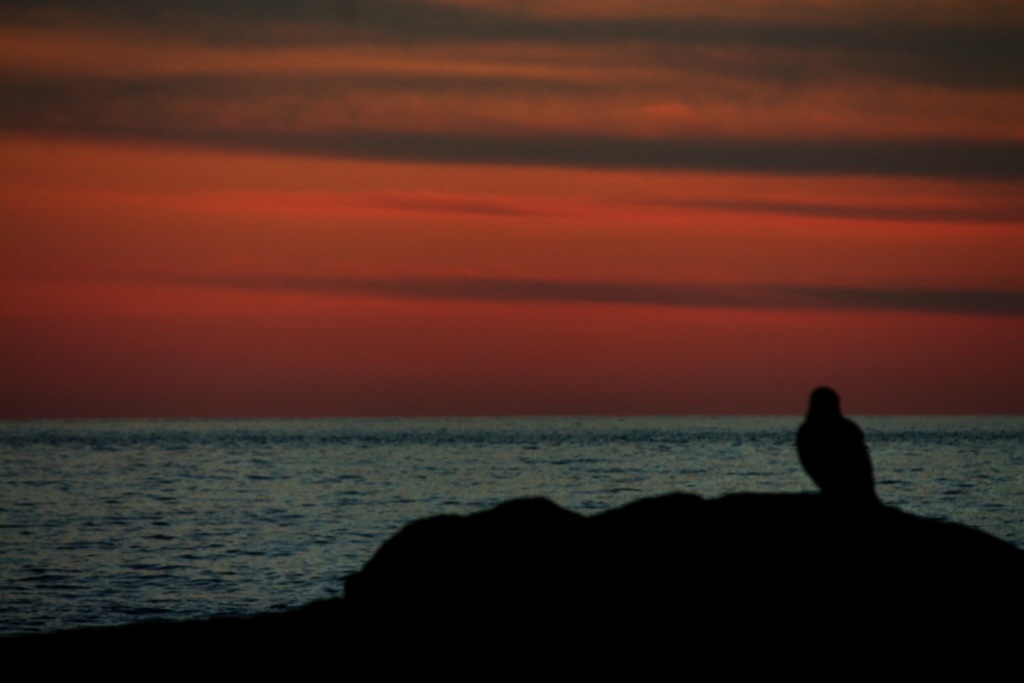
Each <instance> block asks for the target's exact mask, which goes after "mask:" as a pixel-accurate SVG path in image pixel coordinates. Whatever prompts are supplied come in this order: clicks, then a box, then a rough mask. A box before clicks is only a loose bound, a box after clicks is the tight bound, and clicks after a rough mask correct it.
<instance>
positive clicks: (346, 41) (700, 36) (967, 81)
mask: <svg viewBox="0 0 1024 683" xmlns="http://www.w3.org/2000/svg"><path fill="white" fill-rule="evenodd" d="M991 5H992V3H987V4H986V3H982V4H981V5H980V6H979V8H978V11H977V12H976V13H974V15H973V16H974V17H975V18H978V17H983V16H985V12H986V10H988V9H990V6H991ZM996 8H997V11H995V16H994V18H993V19H992V20H990V21H988V22H981V21H972V22H963V21H958V20H957V19H960V18H959V17H957V18H951V19H947V20H945V21H940V20H939V19H938V18H937V17H935V16H929V17H927V21H912V20H911V18H907V16H906V13H904V15H903V18H901V19H899V20H896V19H893V18H892V17H894V16H896V15H897V13H896V12H884V11H871V10H870V9H867V8H866V9H865V11H864V14H863V16H857V14H856V13H847V15H846V19H845V20H843V19H840V18H837V17H831V18H830V17H828V16H826V15H824V14H822V13H818V16H816V17H814V18H806V17H805V18H802V19H801V20H799V21H792V20H791V21H784V20H781V19H778V20H774V19H773V20H769V21H766V20H764V19H763V18H757V17H754V18H743V17H726V16H712V15H703V16H700V15H698V16H682V17H601V16H579V17H564V16H542V15H538V14H532V13H529V12H527V11H523V10H522V9H520V11H512V10H511V9H510V8H509V7H508V6H506V8H505V9H503V10H499V9H494V8H485V7H481V8H475V7H467V6H459V5H451V4H445V3H439V2H430V1H428V0H343V1H338V0H293V1H292V2H272V1H270V0H250V1H246V0H210V1H208V2H195V1H191V0H179V1H178V2H174V3H168V2H164V1H158V0H93V1H91V2H76V1H74V0H21V1H13V0H6V1H4V2H0V19H2V21H3V22H4V23H6V24H15V23H20V24H36V25H60V24H66V25H72V26H80V25H84V26H90V27H93V28H98V29H104V30H112V31H129V32H132V33H135V34H138V33H146V34H153V35H157V36H160V37H162V38H173V39H177V40H185V41H191V42H198V43H205V44H213V45H243V44H244V45H291V46H307V47H308V46H313V45H351V44H354V43H375V44H397V45H408V44H435V45H451V46H459V45H467V44H494V43H517V44H555V45H561V46H568V45H576V46H579V45H600V46H605V47H608V48H614V47H620V48H626V49H624V50H622V51H621V52H617V53H615V52H612V53H610V54H619V55H620V56H621V58H622V59H633V58H636V57H637V56H638V55H646V57H645V58H646V59H649V60H655V61H657V62H659V63H661V64H663V65H669V66H677V67H680V68H690V67H691V66H692V64H691V63H692V60H693V59H694V54H693V52H692V51H691V48H701V49H704V48H727V49H730V50H744V51H750V54H748V55H747V58H746V59H744V60H742V61H743V62H744V63H745V64H748V65H751V66H754V65H759V64H760V65H764V64H769V65H770V66H769V67H768V68H767V69H762V76H763V77H772V76H774V77H776V78H780V79H793V78H798V79H806V78H821V77H829V78H831V77H834V76H835V75H836V74H841V73H862V74H868V75H872V76H875V77H879V76H884V77H888V78H894V79H899V80H911V81H920V82H923V83H937V84H954V85H957V86H960V87H1000V88H1011V89H1014V90H1019V89H1020V88H1021V77H1020V74H1021V71H1022V69H1024V41H1022V40H1021V30H1022V27H1024V18H1022V17H1021V16H1020V13H1019V12H1018V13H1016V14H1014V13H1013V12H1012V11H1008V10H1001V9H999V6H998V5H996ZM780 14H781V13H780ZM912 18H913V19H917V17H912ZM783 54H788V55H790V58H788V59H784V60H781V61H779V60H780V55H783ZM626 55H629V57H626ZM730 61H731V62H733V63H735V62H736V60H735V59H733V60H730ZM705 66H706V64H705Z"/></svg>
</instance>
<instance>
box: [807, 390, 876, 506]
mask: <svg viewBox="0 0 1024 683" xmlns="http://www.w3.org/2000/svg"><path fill="white" fill-rule="evenodd" d="M796 449H797V453H799V455H800V464H801V465H803V468H804V471H805V472H807V475H808V476H809V477H810V478H811V479H813V480H814V483H815V484H817V485H818V488H820V489H821V492H822V493H824V494H826V495H827V496H829V497H830V498H832V499H835V500H844V501H849V502H857V503H867V502H870V503H878V502H879V500H878V496H877V494H876V493H875V475H874V472H873V471H872V467H871V456H870V455H868V447H867V444H866V443H865V441H864V432H862V431H861V430H860V427H858V426H857V425H856V424H855V423H854V422H853V421H851V420H848V419H846V418H845V417H843V415H842V413H841V412H840V410H839V394H837V393H836V392H835V391H833V390H832V389H829V388H828V387H819V388H817V389H815V390H814V391H813V392H811V404H810V408H809V409H808V411H807V419H806V420H804V423H803V424H802V425H800V431H799V432H797V437H796Z"/></svg>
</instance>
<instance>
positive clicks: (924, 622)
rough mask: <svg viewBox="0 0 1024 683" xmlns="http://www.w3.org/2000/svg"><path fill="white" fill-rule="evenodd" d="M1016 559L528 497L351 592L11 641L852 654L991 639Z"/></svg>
mask: <svg viewBox="0 0 1024 683" xmlns="http://www.w3.org/2000/svg"><path fill="white" fill-rule="evenodd" d="M1022 569H1024V552H1022V551H1020V550H1017V549H1016V548H1014V547H1013V546H1011V545H1009V544H1007V543H1004V542H1002V541H1000V540H998V539H995V538H993V537H991V536H989V535H987V534H985V533H982V532H980V531H977V530H974V529H969V528H966V527H963V526H960V525H957V524H951V523H946V522H940V521H935V520H928V519H921V518H918V517H915V516H912V515H908V514H905V513H902V512H900V511H898V510H895V509H892V508H887V507H883V506H880V505H879V506H870V507H863V506H854V507H852V508H851V507H850V506H848V505H843V504H841V502H839V501H837V500H836V499H835V498H833V497H829V496H826V495H820V494H794V495H760V494H738V495H729V496H725V497H722V498H719V499H715V500H703V499H701V498H700V497H697V496H693V495H685V494H672V495H668V496H664V497H659V498H648V499H644V500H640V501H637V502H635V503H632V504H630V505H627V506H624V507H622V508H618V509H615V510H610V511H608V512H604V513H601V514H596V515H593V516H587V517H585V516H582V515H579V514H576V513H573V512H569V511H567V510H564V509H562V508H560V507H558V506H557V505H555V504H554V503H551V502H550V501H547V500H544V499H536V498H535V499H524V500H515V501H510V502H507V503H504V504H502V505H499V506H498V507H496V508H494V509H492V510H488V511H485V512H480V513H476V514H472V515H465V516H456V515H446V516H440V517H432V518H429V519H423V520H419V521H415V522H412V523H411V524H409V525H408V526H406V527H405V528H404V529H402V530H401V531H400V532H399V533H398V534H396V535H395V536H394V537H393V538H391V539H390V540H389V541H387V542H386V543H385V544H384V545H383V546H382V547H381V548H380V549H379V550H378V552H377V553H376V555H374V557H373V558H372V559H371V560H370V561H369V562H368V563H367V564H366V566H365V567H364V568H363V569H362V570H361V571H360V572H358V573H356V574H354V575H352V576H350V577H349V578H348V580H347V581H346V596H345V598H344V599H343V600H341V599H339V600H328V601H324V602H320V603H315V604H313V605H310V606H308V607H305V608H303V609H300V610H295V611H291V612H287V613H284V614H272V615H265V616H259V617H253V618H249V619H214V620H208V621H201V622H188V623H156V624H141V625H133V626H126V627H122V628H115V629H92V630H81V631H72V632H67V633H61V634H51V635H48V636H40V637H23V638H16V639H6V642H4V644H5V645H7V646H12V645H14V646H15V647H17V648H18V649H19V650H23V649H24V648H28V650H29V651H30V650H31V649H32V648H33V647H38V646H43V647H45V648H61V647H65V646H67V647H75V646H84V647H85V648H87V649H88V650H89V651H91V652H104V651H111V650H113V649H118V650H120V649H123V648H128V649H139V648H141V649H142V650H145V649H146V648H149V647H161V648H162V647H166V646H170V645H173V646H174V647H176V648H184V649H185V650H187V651H190V652H195V651H199V650H203V651H212V652H213V653H214V656H234V654H239V653H241V652H248V653H252V652H259V651H261V650H262V649H263V648H266V651H268V652H270V651H274V652H299V653H305V654H306V655H308V656H310V657H313V658H326V657H329V656H333V655H329V653H334V652H336V651H344V652H345V653H347V654H346V655H345V656H346V657H352V658H358V657H360V656H362V657H365V656H367V653H368V652H371V651H376V650H375V649H374V648H377V647H379V646H381V644H382V643H383V644H385V645H386V648H387V649H389V651H393V652H394V653H395V654H394V655H393V656H395V657H399V658H401V657H403V656H404V657H408V656H409V655H408V653H409V652H410V651H416V652H419V653H421V654H422V653H427V652H429V653H435V654H436V653H441V652H446V653H449V654H451V653H450V652H449V650H448V648H451V649H452V650H453V651H456V652H458V653H460V654H458V655H457V656H459V657H462V656H465V653H466V652H468V651H472V652H476V653H481V652H487V653H491V654H492V655H495V656H498V655H497V653H499V652H501V653H503V654H501V656H506V655H508V656H513V654H509V653H508V652H507V651H506V650H507V649H508V648H509V647H512V646H513V644H514V649H515V653H514V656H513V658H515V657H518V658H519V660H520V661H527V660H530V661H532V660H534V658H536V657H539V656H541V655H540V653H545V654H544V655H543V656H544V657H556V658H560V659H563V660H567V659H573V658H576V657H590V658H593V657H598V659H588V660H587V661H588V662H589V665H588V668H592V669H594V670H599V669H600V662H601V661H602V660H601V659H600V657H601V655H602V652H607V653H609V655H610V653H611V652H615V653H616V655H615V657H617V658H622V657H624V656H625V654H624V653H627V652H628V653H634V654H637V653H640V652H641V651H646V649H648V648H650V647H652V645H651V644H652V643H654V642H662V640H663V639H666V638H667V639H668V640H669V641H671V642H673V643H676V645H673V646H672V647H678V646H679V644H680V643H685V644H686V646H687V647H688V648H690V649H693V650H694V651H695V652H697V653H704V654H705V655H706V654H707V653H708V652H711V651H714V652H718V653H720V652H722V651H723V649H724V650H728V651H730V652H731V651H732V650H733V649H734V648H747V649H749V648H755V649H758V650H760V651H761V652H767V651H769V650H771V649H772V648H777V647H790V646H792V647H797V648H798V649H799V648H806V647H809V645H808V644H813V647H814V648H816V649H818V650H822V651H823V652H824V651H830V652H836V653H845V654H842V656H844V657H845V656H848V655H849V656H853V655H851V654H850V652H848V651H847V646H848V645H850V646H851V647H852V645H851V643H853V642H854V640H850V639H856V638H859V637H861V635H862V634H864V633H865V632H867V633H870V634H871V635H870V638H871V639H879V638H882V639H885V638H897V639H899V640H900V642H901V643H903V646H905V645H906V638H907V637H909V636H908V635H907V634H913V637H914V638H919V637H921V638H929V639H931V640H930V641H929V642H933V643H935V642H956V643H960V644H961V645H962V644H963V643H964V642H968V641H971V640H972V639H973V640H974V642H978V639H979V638H981V637H982V634H984V637H985V639H986V640H985V642H986V643H989V642H992V641H990V640H988V638H990V637H998V636H999V634H1000V633H1004V632H1005V631H1006V627H1005V626H1004V625H1003V623H1002V622H1001V621H1000V619H1002V618H1003V615H1006V614H1015V613H1016V610H1018V609H1019V608H1020V607H1022V606H1024V600H1022V589H1021V583H1020V582H1021V579H1022V577H1024V571H1022ZM1014 618H1016V617H1014ZM556 645H557V646H556ZM858 647H859V646H858ZM409 648H412V650H409ZM524 648H525V649H524ZM744 651H746V650H744ZM217 653H220V654H217ZM402 653H405V654H402ZM588 653H589V654H588ZM431 656H434V655H431ZM645 656H647V655H645ZM651 656H657V657H661V658H664V657H667V656H669V655H668V653H667V652H663V651H660V652H659V653H658V654H657V655H651ZM523 658H526V659H525V660H524V659H523ZM403 661H404V662H405V664H406V665H410V666H411V661H410V660H403ZM385 664H386V662H382V665H385ZM577 664H578V662H577ZM385 668H386V667H385ZM403 668H404V667H403Z"/></svg>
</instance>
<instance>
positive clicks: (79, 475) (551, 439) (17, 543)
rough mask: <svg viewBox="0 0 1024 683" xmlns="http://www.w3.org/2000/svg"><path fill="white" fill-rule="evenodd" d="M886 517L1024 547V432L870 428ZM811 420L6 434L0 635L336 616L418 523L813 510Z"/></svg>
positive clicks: (88, 428)
mask: <svg viewBox="0 0 1024 683" xmlns="http://www.w3.org/2000/svg"><path fill="white" fill-rule="evenodd" d="M858 421H859V422H860V424H861V425H862V427H863V428H864V431H865V433H866V435H867V439H868V443H869V444H870V446H871V449H872V454H873V458H874V461H875V470H876V479H877V480H878V490H879V495H880V497H881V498H882V500H883V501H884V502H886V503H887V504H890V505H895V506H897V507H899V508H901V509H903V510H905V511H907V512H912V513H915V514H919V515H924V516H932V517H940V518H944V519H949V520H953V521H959V522H962V523H966V524H970V525H973V526H977V527H979V528H982V529H984V530H986V531H988V532H990V533H992V534H994V535H996V536H999V537H1001V538H1004V539H1006V540H1009V541H1011V542H1013V543H1016V544H1017V545H1018V546H1020V547H1024V480H1022V476H1024V475H1022V474H1021V472H1022V471H1024V468H1022V465H1024V418H1014V417H997V418H978V417H975V418H859V419H858ZM799 423H800V418H799V417H756V418H754V417H743V418H689V417H687V418H675V417H665V418H616V419H606V418H545V419H538V418H508V419H422V420H409V419H390V420H357V419H336V420H291V421H276V420H262V421H198V420H194V421H85V422H75V421H52V422H51V421H42V422H7V423H0V481H2V484H0V486H2V491H3V493H2V498H0V514H2V518H0V534H2V536H0V539H2V544H3V555H2V564H0V595H2V596H3V600H4V609H3V610H2V616H0V632H7V633H10V632H23V631H30V630H52V629H56V628H68V627H72V626H80V625H94V624H110V623H123V622H127V621H132V620H138V619H142V618H152V617H167V618H191V617H198V616H207V615H212V614H226V613H233V614H238V613H252V612H261V611H266V610H268V609H275V608H281V607H286V606H296V605H300V604H304V603H306V602H309V601H310V600H314V599H318V598H323V597H327V596H331V595H337V594H339V593H340V591H341V589H342V582H341V579H342V577H343V576H344V575H346V574H348V573H350V572H352V571H355V570H357V569H358V568H359V567H360V566H362V564H363V563H365V562H366V560H368V559H369V557H370V556H371V555H372V553H373V552H374V550H375V549H376V548H377V547H378V546H379V544H380V543H381V542H382V541H383V540H385V539H386V538H388V537H389V536H390V535H392V534H393V533H395V532H396V531H397V530H398V529H400V528H401V526H402V525H403V524H405V523H406V522H408V521H411V520H413V519H417V518H420V517H424V516H429V515H435V514H441V513H463V512H470V511H474V510H479V509H485V508H488V507H491V506H493V505H495V504H497V503H499V502H502V501H504V500H508V499H510V498H517V497H522V496H545V497H548V498H551V499H552V500H554V501H555V502H557V503H559V504H560V505H563V506H564V507H567V508H569V509H572V510H576V511H579V512H584V513H592V512H594V511H600V510H605V509H608V508H611V507H616V506H619V505H623V504H625V503H628V502H630V501H633V500H636V499H637V498H642V497H646V496H653V495H660V494H663V493H668V492H671V491H683V492H689V493H696V494H700V495H702V496H705V497H716V496H719V495H723V494H728V493H734V492H745V491H753V492H800V491H812V490H813V485H812V484H811V482H810V481H809V480H808V479H807V478H806V477H805V476H804V475H803V473H802V472H801V470H800V467H799V464H798V462H797V459H796V456H795V449H794V447H793V440H794V434H795V430H796V428H797V426H798V425H799Z"/></svg>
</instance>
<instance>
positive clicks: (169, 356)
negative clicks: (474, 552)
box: [0, 0, 1024, 418]
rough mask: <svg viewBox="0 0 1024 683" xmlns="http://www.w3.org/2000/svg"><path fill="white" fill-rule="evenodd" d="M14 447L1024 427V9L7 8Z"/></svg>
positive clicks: (579, 1) (308, 4)
mask: <svg viewBox="0 0 1024 683" xmlns="http://www.w3.org/2000/svg"><path fill="white" fill-rule="evenodd" d="M0 176H2V182H0V418H41V417H55V418H63V417H230V416H238V417H263V416H267V417H270V416H276V417H317V416H335V415H337V416H345V415H352V416H364V415H373V416H378V415H379V416H385V415H541V414H544V415H547V414H568V415H582V414H593V415H637V414H797V413H801V412H803V411H804V409H805V402H806V399H807V395H808V393H809V391H810V390H811V389H812V388H813V387H815V386H817V385H819V384H828V385H831V386H833V387H834V388H836V389H837V390H838V391H839V392H840V394H841V395H842V397H843V403H844V407H845V408H846V409H847V410H848V412H850V413H852V414H855V415H856V414H889V413H895V414H943V413H1012V414H1021V413H1024V3H1021V2H1020V0H1006V1H988V0H980V1H978V0H945V1H944V0H933V1H921V2H906V1H903V0H895V1H883V0H877V1H876V0H842V1H840V0H793V1H785V0H783V1H780V2H772V3H767V2H760V1H754V0H734V1H726V2H711V1H703V0H701V1H694V2H682V1H680V2H672V1H661V2H653V1H650V0H606V1H601V2H594V1H592V0H587V1H584V0H546V1H544V2H541V1H539V0H538V1H532V0H518V1H516V0H347V1H340V2H339V1H333V0H332V1H328V0H292V1H291V2H272V1H270V0H204V1H203V2H194V1H192V0H176V1H174V2H155V1H151V0H96V1H92V2H81V1H80V0H74V1H72V0H53V1H48V0H31V1H28V0H25V1H21V2H18V1H5V0H0Z"/></svg>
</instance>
